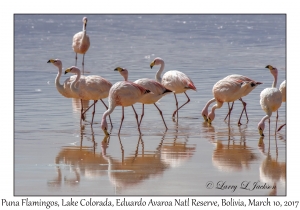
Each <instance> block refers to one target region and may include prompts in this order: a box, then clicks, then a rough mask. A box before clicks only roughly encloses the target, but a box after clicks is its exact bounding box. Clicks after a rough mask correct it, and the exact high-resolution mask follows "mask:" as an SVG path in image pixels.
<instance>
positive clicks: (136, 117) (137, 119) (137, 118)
mask: <svg viewBox="0 0 300 210" xmlns="http://www.w3.org/2000/svg"><path fill="white" fill-rule="evenodd" d="M131 107H132V109H133V111H134V114H135V119H136V123H137V125H138V129H139V130H140V124H139V117H138V114H137V113H136V111H135V109H134V106H133V105H131Z"/></svg>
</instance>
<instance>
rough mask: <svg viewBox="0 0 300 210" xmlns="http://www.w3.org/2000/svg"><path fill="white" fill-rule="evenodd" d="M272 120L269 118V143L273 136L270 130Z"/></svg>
mask: <svg viewBox="0 0 300 210" xmlns="http://www.w3.org/2000/svg"><path fill="white" fill-rule="evenodd" d="M270 127H271V126H270V118H269V141H270V136H271V129H270Z"/></svg>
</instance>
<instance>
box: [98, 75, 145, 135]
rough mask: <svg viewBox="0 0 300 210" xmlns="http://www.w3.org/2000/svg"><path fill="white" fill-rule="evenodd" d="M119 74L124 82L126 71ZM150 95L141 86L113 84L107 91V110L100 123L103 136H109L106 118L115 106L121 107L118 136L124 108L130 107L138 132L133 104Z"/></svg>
mask: <svg viewBox="0 0 300 210" xmlns="http://www.w3.org/2000/svg"><path fill="white" fill-rule="evenodd" d="M120 74H121V75H122V76H123V77H124V80H127V78H128V71H127V70H126V69H124V70H123V71H121V72H120ZM147 93H150V90H147V89H145V88H144V87H142V86H141V85H138V84H135V83H133V82H129V81H120V82H117V83H115V84H114V85H113V86H112V87H111V88H110V91H109V95H108V102H109V106H108V110H106V111H105V112H104V113H103V116H102V121H101V128H102V130H103V132H104V134H105V135H107V136H108V135H109V133H108V132H107V122H106V116H107V115H110V114H111V113H112V112H113V111H114V109H115V107H116V106H122V117H121V124H120V128H119V132H118V134H119V135H120V132H121V127H122V123H123V120H124V107H126V106H131V107H132V109H133V111H134V113H135V118H136V122H137V125H138V130H139V132H140V125H139V121H138V115H137V113H136V111H135V109H134V106H133V104H135V103H137V102H138V101H139V100H140V98H141V97H143V96H144V95H145V94H147Z"/></svg>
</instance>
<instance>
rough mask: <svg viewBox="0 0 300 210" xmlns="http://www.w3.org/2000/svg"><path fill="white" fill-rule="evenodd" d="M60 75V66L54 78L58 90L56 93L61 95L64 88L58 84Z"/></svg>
mask: <svg viewBox="0 0 300 210" xmlns="http://www.w3.org/2000/svg"><path fill="white" fill-rule="evenodd" d="M61 74H62V67H61V66H60V67H58V73H57V75H56V78H55V86H56V89H57V90H58V92H59V93H60V94H62V95H63V93H64V92H65V89H64V86H63V85H62V84H60V82H59V80H60V77H61Z"/></svg>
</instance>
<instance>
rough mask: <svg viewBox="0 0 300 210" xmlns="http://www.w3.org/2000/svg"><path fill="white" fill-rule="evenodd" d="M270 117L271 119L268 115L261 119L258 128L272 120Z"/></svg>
mask: <svg viewBox="0 0 300 210" xmlns="http://www.w3.org/2000/svg"><path fill="white" fill-rule="evenodd" d="M271 114H272V113H271ZM270 117H271V115H269V114H267V115H266V116H264V117H263V118H261V120H260V122H259V123H258V126H260V125H264V124H265V121H266V120H268V119H270Z"/></svg>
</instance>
